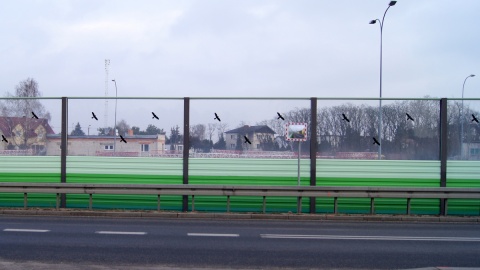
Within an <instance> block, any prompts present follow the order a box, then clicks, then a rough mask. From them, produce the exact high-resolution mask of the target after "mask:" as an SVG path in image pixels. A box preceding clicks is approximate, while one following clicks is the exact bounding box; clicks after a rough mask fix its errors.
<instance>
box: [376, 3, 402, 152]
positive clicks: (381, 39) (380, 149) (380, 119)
mask: <svg viewBox="0 0 480 270" xmlns="http://www.w3.org/2000/svg"><path fill="white" fill-rule="evenodd" d="M396 3H397V1H390V3H389V4H388V7H387V9H386V10H385V13H383V18H382V20H381V21H380V19H375V20H371V21H370V24H375V23H376V22H377V21H378V23H379V24H380V106H379V109H378V119H379V122H380V124H379V129H378V142H379V146H378V159H382V50H383V49H382V45H383V21H384V20H385V15H386V14H387V11H388V9H389V8H390V7H393V6H395V4H396Z"/></svg>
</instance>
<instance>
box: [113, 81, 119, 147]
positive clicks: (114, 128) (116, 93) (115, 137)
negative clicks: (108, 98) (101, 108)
mask: <svg viewBox="0 0 480 270" xmlns="http://www.w3.org/2000/svg"><path fill="white" fill-rule="evenodd" d="M112 82H114V83H115V120H114V121H115V125H114V126H113V153H114V154H113V155H115V152H116V151H117V147H116V141H117V97H118V91H117V81H115V80H112Z"/></svg>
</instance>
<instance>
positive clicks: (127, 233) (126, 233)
mask: <svg viewBox="0 0 480 270" xmlns="http://www.w3.org/2000/svg"><path fill="white" fill-rule="evenodd" d="M95 233H98V234H122V235H145V234H147V233H146V232H116V231H96V232H95Z"/></svg>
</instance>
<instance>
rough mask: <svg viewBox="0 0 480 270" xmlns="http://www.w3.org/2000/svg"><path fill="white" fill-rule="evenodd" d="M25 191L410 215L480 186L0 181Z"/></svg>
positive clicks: (478, 193)
mask: <svg viewBox="0 0 480 270" xmlns="http://www.w3.org/2000/svg"><path fill="white" fill-rule="evenodd" d="M2 192H4V193H23V194H24V208H27V207H28V193H53V194H56V195H57V201H56V208H57V209H58V208H59V206H60V195H61V194H89V209H92V205H93V194H124V195H125V194H129V195H157V210H160V195H184V196H192V200H191V206H192V211H195V196H226V197H227V201H226V203H227V212H230V197H231V196H261V197H263V208H262V209H263V213H265V211H266V198H267V197H278V196H282V197H297V198H298V200H297V212H298V213H301V205H302V198H304V197H310V198H316V197H327V198H333V199H334V213H335V214H337V213H338V203H337V199H338V198H370V214H375V198H404V199H407V209H406V213H407V215H410V208H411V207H410V206H411V204H410V201H411V199H412V198H424V199H426V198H428V199H442V200H444V201H445V212H444V213H442V214H443V215H447V213H448V199H480V188H403V187H398V188H390V187H318V186H317V187H312V186H222V185H111V184H66V183H58V184H57V183H0V193H2Z"/></svg>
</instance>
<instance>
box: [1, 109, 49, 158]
mask: <svg viewBox="0 0 480 270" xmlns="http://www.w3.org/2000/svg"><path fill="white" fill-rule="evenodd" d="M51 134H55V132H54V131H53V129H52V127H51V126H50V124H49V123H48V120H47V119H45V118H39V119H35V118H28V117H6V116H1V117H0V136H1V137H2V141H1V143H0V151H3V152H5V151H28V152H29V153H30V154H33V155H45V154H46V143H47V135H51ZM10 154H12V153H10Z"/></svg>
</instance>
